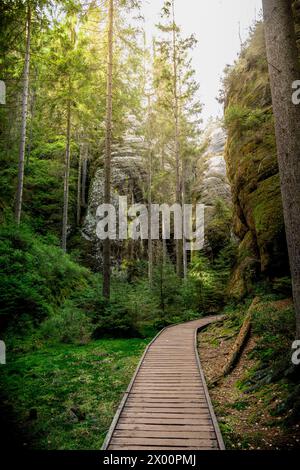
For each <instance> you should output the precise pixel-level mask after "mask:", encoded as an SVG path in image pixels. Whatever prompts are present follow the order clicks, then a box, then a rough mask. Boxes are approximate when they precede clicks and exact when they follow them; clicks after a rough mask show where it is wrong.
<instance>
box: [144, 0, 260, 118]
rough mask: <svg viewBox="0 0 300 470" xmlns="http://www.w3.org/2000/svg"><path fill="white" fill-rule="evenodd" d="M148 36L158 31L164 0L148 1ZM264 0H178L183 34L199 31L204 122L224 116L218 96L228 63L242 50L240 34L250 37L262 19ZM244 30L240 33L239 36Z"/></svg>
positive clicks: (197, 52) (198, 64) (197, 56)
mask: <svg viewBox="0 0 300 470" xmlns="http://www.w3.org/2000/svg"><path fill="white" fill-rule="evenodd" d="M143 3H144V16H145V19H146V25H147V26H146V29H147V34H148V38H150V39H151V37H152V36H153V35H154V33H155V24H156V23H158V22H159V13H160V10H161V7H162V5H163V0H144V2H143ZM261 9H262V0H176V22H177V24H178V25H179V26H180V27H181V29H182V33H183V35H186V36H188V35H190V34H192V33H194V34H195V36H196V38H197V40H198V45H197V46H196V48H195V50H194V51H193V66H194V68H195V70H196V74H197V80H198V82H199V83H200V99H201V102H202V103H203V104H204V109H203V121H204V123H206V122H207V121H208V119H209V118H210V117H211V116H212V117H214V118H216V117H222V105H220V104H219V103H218V102H217V100H216V97H217V96H218V94H219V90H220V88H221V82H220V80H221V77H222V75H223V70H224V68H225V66H226V65H227V64H233V62H234V61H235V59H236V57H237V54H238V53H239V51H240V36H241V38H242V40H243V41H244V40H246V39H247V37H248V33H249V27H250V26H251V25H253V23H254V21H255V18H257V19H258V18H259V17H260V14H261ZM239 30H240V35H239Z"/></svg>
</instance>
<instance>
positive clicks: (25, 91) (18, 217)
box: [15, 2, 31, 225]
mask: <svg viewBox="0 0 300 470" xmlns="http://www.w3.org/2000/svg"><path fill="white" fill-rule="evenodd" d="M30 40H31V5H30V3H29V2H28V3H27V18H26V52H25V62H24V78H23V94H22V119H21V137H20V149H19V170H18V189H17V196H16V208H15V214H16V221H17V224H18V225H19V224H20V221H21V213H22V203H23V186H24V166H25V149H26V126H27V108H28V90H29V70H30Z"/></svg>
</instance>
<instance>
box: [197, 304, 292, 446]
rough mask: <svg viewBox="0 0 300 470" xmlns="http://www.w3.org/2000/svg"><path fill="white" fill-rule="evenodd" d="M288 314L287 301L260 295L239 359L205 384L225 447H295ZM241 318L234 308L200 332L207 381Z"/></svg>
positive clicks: (214, 373)
mask: <svg viewBox="0 0 300 470" xmlns="http://www.w3.org/2000/svg"><path fill="white" fill-rule="evenodd" d="M291 315H293V311H292V310H291V303H290V301H283V300H282V301H277V302H269V301H267V300H263V302H262V303H261V304H260V307H259V309H258V311H257V313H256V315H255V317H254V318H253V321H252V335H251V338H250V340H249V342H248V344H247V346H246V348H245V350H244V352H243V354H242V357H241V359H240V361H239V363H238V364H237V366H236V367H235V369H234V370H233V371H232V372H231V373H230V374H229V375H228V376H227V377H226V378H225V379H223V380H222V381H221V382H220V383H219V384H218V385H217V386H215V387H210V395H211V398H212V401H213V405H214V408H215V412H216V415H217V417H218V420H219V423H220V427H221V430H222V434H223V437H224V440H225V445H226V448H227V449H248V450H254V449H277V450H279V449H280V450H282V449H299V448H300V419H299V398H298V402H297V400H296V399H295V396H298V397H299V392H298V390H299V379H298V378H297V377H293V375H292V374H291V373H289V368H290V369H292V368H291V359H290V358H291V349H290V345H291V341H292V340H291V339H290V334H291V335H293V331H294V327H293V324H292V322H291V321H290V318H292V317H291ZM242 318H243V316H242V309H241V308H237V309H236V310H234V311H232V312H231V313H229V315H228V318H227V320H226V321H225V322H224V323H223V324H217V325H211V326H209V327H208V328H207V329H206V330H205V331H203V332H201V333H200V335H199V352H200V357H201V361H202V365H203V368H204V372H205V375H206V379H207V381H208V383H210V382H211V381H213V379H214V378H216V377H218V376H219V375H220V374H221V371H222V368H223V366H224V364H225V362H226V360H227V358H228V356H229V354H230V351H231V348H232V346H233V344H234V341H235V339H236V336H237V333H238V331H239V328H240V324H241V322H242ZM284 318H286V319H287V320H286V324H285V325H284ZM258 322H260V324H259V323H258ZM262 322H263V324H262ZM274 332H275V333H274ZM290 372H291V371H290Z"/></svg>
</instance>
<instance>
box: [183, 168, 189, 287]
mask: <svg viewBox="0 0 300 470" xmlns="http://www.w3.org/2000/svg"><path fill="white" fill-rule="evenodd" d="M185 180H186V161H185V159H184V160H183V162H182V214H183V224H182V226H183V228H184V227H185V210H184V206H185V202H186V201H185V197H186V194H185V193H186V187H185ZM182 237H183V238H182V257H183V278H184V279H186V278H187V272H188V267H187V251H186V239H185V234H184V230H183V235H182Z"/></svg>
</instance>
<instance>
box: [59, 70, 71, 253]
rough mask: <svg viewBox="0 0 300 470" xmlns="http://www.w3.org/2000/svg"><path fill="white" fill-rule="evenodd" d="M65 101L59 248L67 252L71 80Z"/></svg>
mask: <svg viewBox="0 0 300 470" xmlns="http://www.w3.org/2000/svg"><path fill="white" fill-rule="evenodd" d="M68 94H69V96H68V101H67V126H66V151H65V172H64V206H63V220H62V241H61V247H62V249H63V250H64V251H65V252H66V251H67V236H68V211H69V180H70V159H71V112H72V111H71V99H72V98H71V78H69V90H68Z"/></svg>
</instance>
